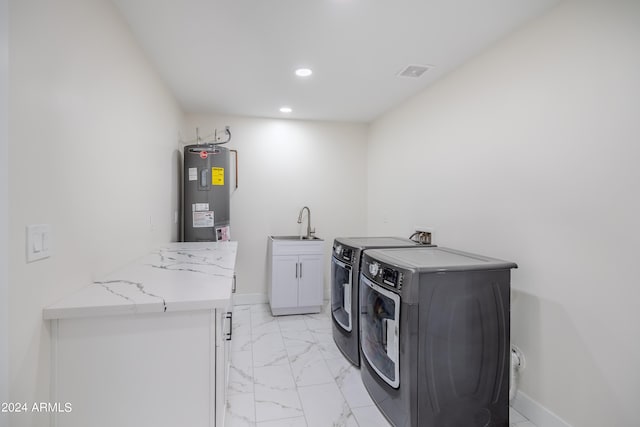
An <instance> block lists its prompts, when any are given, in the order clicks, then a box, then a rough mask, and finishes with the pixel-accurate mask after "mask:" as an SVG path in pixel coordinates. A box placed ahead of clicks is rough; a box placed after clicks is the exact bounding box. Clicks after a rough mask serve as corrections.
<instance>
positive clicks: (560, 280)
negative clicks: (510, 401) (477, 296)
mask: <svg viewBox="0 0 640 427" xmlns="http://www.w3.org/2000/svg"><path fill="white" fill-rule="evenodd" d="M639 23H640V3H639V2H637V1H600V2H578V1H566V2H564V3H562V4H561V5H560V6H559V7H557V8H556V9H554V10H553V11H552V12H551V13H549V14H548V15H546V16H544V17H542V18H541V19H539V20H536V21H535V22H533V23H531V24H530V25H528V26H526V27H524V29H522V30H520V31H518V32H517V33H516V34H514V35H512V36H510V37H508V38H507V39H505V40H503V41H502V42H500V43H498V44H497V45H496V46H494V47H493V48H492V49H490V50H488V51H487V52H485V53H484V54H482V55H481V56H479V57H477V58H476V59H475V60H473V61H471V62H469V63H468V64H466V65H465V66H463V67H461V68H460V69H458V70H457V71H456V72H454V73H452V74H450V75H449V76H448V77H447V78H445V79H443V80H441V81H440V82H439V83H437V84H436V85H434V86H433V87H431V88H430V89H428V90H426V91H425V92H423V93H421V94H420V95H418V96H416V97H415V98H413V99H411V100H409V101H408V102H406V103H404V104H403V105H401V106H399V107H398V108H395V109H394V110H393V111H391V112H389V113H388V114H386V115H384V116H383V117H381V118H379V119H378V120H376V121H375V122H374V123H373V124H372V127H371V131H370V132H371V133H370V139H369V153H368V180H369V181H368V185H369V187H368V206H369V211H368V216H367V218H368V231H369V232H370V233H371V234H406V233H407V232H408V231H409V230H411V228H412V227H413V226H414V225H425V226H432V227H434V228H435V230H436V235H435V237H436V242H435V243H437V244H439V245H442V246H449V247H454V248H459V249H463V250H468V251H474V252H479V253H483V254H486V255H490V256H495V257H500V258H504V259H508V260H512V261H515V262H517V263H518V264H519V268H518V269H517V270H515V271H513V275H512V286H513V288H512V289H513V295H512V300H513V301H512V332H511V336H512V342H513V343H514V344H516V345H518V346H519V347H520V348H521V349H522V350H523V351H524V353H525V356H526V360H527V366H526V370H525V371H524V372H523V374H522V382H521V390H522V391H523V392H524V393H525V394H526V395H528V396H530V397H531V398H532V399H534V400H535V401H537V402H538V403H540V404H542V405H543V406H544V407H546V408H547V409H549V410H551V411H552V412H555V413H556V414H557V415H559V416H560V417H561V418H563V419H564V420H565V421H567V422H569V423H571V424H572V425H574V426H580V427H590V426H593V427H600V426H605V425H607V426H620V427H622V426H630V425H636V424H637V422H638V416H637V410H636V408H637V402H638V401H640V370H638V369H637V366H636V365H637V362H638V360H640V340H638V336H639V333H640V329H639V325H640V311H639V310H638V301H640V286H638V278H639V277H640V263H638V248H639V247H640V227H638V218H640V199H639V198H638V194H640V167H638V159H640V144H638V141H639V140H640V120H638V117H639V116H638V113H639V112H640V25H639ZM385 194H386V195H387V196H388V197H389V198H393V199H395V200H397V201H399V202H400V203H399V204H394V203H387V204H386V205H381V204H380V202H379V200H380V196H381V195H385Z"/></svg>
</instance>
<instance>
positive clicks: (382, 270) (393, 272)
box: [362, 253, 404, 290]
mask: <svg viewBox="0 0 640 427" xmlns="http://www.w3.org/2000/svg"><path fill="white" fill-rule="evenodd" d="M362 262H363V269H362V272H363V274H364V275H365V276H366V277H368V278H369V279H371V280H373V281H375V282H376V283H378V284H381V285H386V286H388V287H392V288H394V289H397V290H401V289H402V284H403V281H404V272H403V271H402V269H400V268H397V267H395V266H392V265H388V264H385V263H383V262H380V261H377V260H375V259H373V258H371V257H368V256H367V255H366V253H365V256H364V258H363V261H362Z"/></svg>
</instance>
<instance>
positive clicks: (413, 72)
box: [397, 65, 433, 78]
mask: <svg viewBox="0 0 640 427" xmlns="http://www.w3.org/2000/svg"><path fill="white" fill-rule="evenodd" d="M430 68H433V66H431V65H409V66H407V67H406V68H405V69H403V70H402V71H400V72H399V73H398V74H397V75H398V77H413V78H418V77H420V76H421V75H423V74H424V73H425V71H427V70H429V69H430Z"/></svg>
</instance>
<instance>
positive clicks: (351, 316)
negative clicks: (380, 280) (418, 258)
mask: <svg viewBox="0 0 640 427" xmlns="http://www.w3.org/2000/svg"><path fill="white" fill-rule="evenodd" d="M421 246H424V245H420V244H419V243H416V242H414V241H413V240H410V239H405V238H402V237H338V238H336V239H335V240H334V241H333V251H332V255H333V256H332V258H331V319H332V320H333V322H332V323H333V340H334V341H335V342H336V345H337V346H338V348H339V349H340V351H341V352H342V354H344V356H345V357H346V358H347V359H348V360H349V361H350V362H351V363H353V364H354V365H355V366H360V341H359V327H358V324H359V323H358V287H359V286H358V279H359V277H360V259H361V256H362V253H363V251H364V250H365V249H371V248H403V247H421Z"/></svg>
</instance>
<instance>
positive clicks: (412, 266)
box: [359, 247, 517, 427]
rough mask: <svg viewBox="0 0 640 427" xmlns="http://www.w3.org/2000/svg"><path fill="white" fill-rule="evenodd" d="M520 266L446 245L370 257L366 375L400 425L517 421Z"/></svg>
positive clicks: (363, 299) (363, 279)
mask: <svg viewBox="0 0 640 427" xmlns="http://www.w3.org/2000/svg"><path fill="white" fill-rule="evenodd" d="M516 267H517V265H516V264H514V263H512V262H507V261H501V260H497V259H493V258H488V257H484V256H480V255H474V254H469V253H465V252H460V251H456V250H452V249H446V248H440V247H424V248H412V249H372V250H368V251H366V252H365V253H364V255H363V258H362V265H361V273H360V316H359V317H360V345H361V352H362V353H361V359H362V362H361V375H362V380H363V383H364V385H365V387H366V389H367V391H368V392H369V394H370V396H371V397H372V399H373V401H374V402H375V403H376V405H377V406H378V408H379V409H380V410H381V411H382V413H383V414H384V415H385V416H386V417H387V418H388V419H389V421H391V422H392V423H393V425H394V426H396V427H408V426H429V427H475V426H478V427H480V426H482V427H507V426H508V425H509V396H508V394H509V361H510V358H509V355H510V337H509V331H510V330H509V326H510V323H509V313H510V300H509V298H510V273H511V269H512V268H516Z"/></svg>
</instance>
